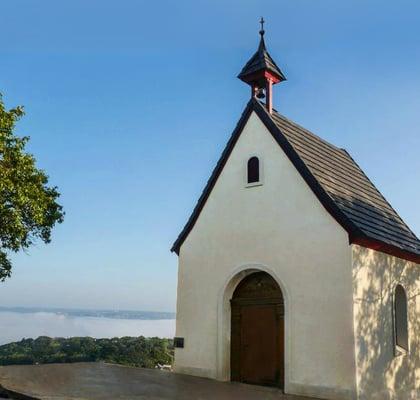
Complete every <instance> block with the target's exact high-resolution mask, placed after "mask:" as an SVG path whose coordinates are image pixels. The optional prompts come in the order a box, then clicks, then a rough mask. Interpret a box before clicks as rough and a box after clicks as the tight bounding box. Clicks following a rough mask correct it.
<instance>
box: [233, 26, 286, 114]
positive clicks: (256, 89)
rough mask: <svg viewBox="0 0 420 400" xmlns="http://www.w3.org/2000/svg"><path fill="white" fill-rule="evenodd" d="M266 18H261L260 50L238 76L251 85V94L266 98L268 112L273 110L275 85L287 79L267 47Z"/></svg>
mask: <svg viewBox="0 0 420 400" xmlns="http://www.w3.org/2000/svg"><path fill="white" fill-rule="evenodd" d="M264 22H265V21H264V19H263V18H261V20H260V24H261V30H260V44H259V46H258V50H257V51H256V52H255V54H254V55H253V56H252V57H251V58H250V60H249V61H248V62H247V63H246V64H245V67H243V68H242V71H241V72H240V74H239V75H238V78H239V79H240V80H241V81H243V82H245V83H247V84H248V85H250V86H251V96H252V97H256V98H258V99H263V98H265V104H266V107H267V110H268V112H269V113H270V114H271V113H272V110H273V85H275V84H276V83H279V82H282V81H285V80H286V77H285V76H284V75H283V72H281V70H280V68H279V67H278V66H277V65H276V63H275V62H274V60H273V59H272V58H271V56H270V54H268V51H267V49H266V47H265V42H264V33H265V31H264Z"/></svg>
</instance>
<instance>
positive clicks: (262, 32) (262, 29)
mask: <svg viewBox="0 0 420 400" xmlns="http://www.w3.org/2000/svg"><path fill="white" fill-rule="evenodd" d="M264 23H265V21H264V18H263V17H261V19H260V24H261V29H260V35H261V37H263V36H264V33H265V30H264Z"/></svg>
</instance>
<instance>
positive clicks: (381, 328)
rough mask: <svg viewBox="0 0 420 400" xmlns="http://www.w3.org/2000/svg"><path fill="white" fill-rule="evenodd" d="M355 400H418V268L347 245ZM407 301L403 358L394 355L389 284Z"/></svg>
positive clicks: (419, 291)
mask: <svg viewBox="0 0 420 400" xmlns="http://www.w3.org/2000/svg"><path fill="white" fill-rule="evenodd" d="M352 252H353V296H354V328H355V354H356V369H357V385H358V393H359V400H418V399H420V298H419V296H420V265H419V264H415V263H412V262H408V261H405V260H402V259H400V258H397V257H393V256H390V255H387V254H384V253H381V252H378V251H375V250H371V249H366V248H364V247H361V246H356V245H353V246H352ZM397 284H402V286H403V287H404V288H405V290H406V293H407V298H408V329H409V353H408V355H398V356H396V355H395V352H394V317H393V316H394V310H393V296H394V290H395V286H396V285H397Z"/></svg>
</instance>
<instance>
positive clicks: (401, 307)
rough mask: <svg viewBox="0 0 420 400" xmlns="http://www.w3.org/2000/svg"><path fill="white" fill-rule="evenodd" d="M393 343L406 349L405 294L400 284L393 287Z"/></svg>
mask: <svg viewBox="0 0 420 400" xmlns="http://www.w3.org/2000/svg"><path fill="white" fill-rule="evenodd" d="M394 313H395V317H394V320H395V344H396V345H397V346H398V347H400V348H402V349H404V350H407V351H408V321H407V294H406V293H405V290H404V288H403V287H402V286H401V285H397V287H396V288H395V296H394Z"/></svg>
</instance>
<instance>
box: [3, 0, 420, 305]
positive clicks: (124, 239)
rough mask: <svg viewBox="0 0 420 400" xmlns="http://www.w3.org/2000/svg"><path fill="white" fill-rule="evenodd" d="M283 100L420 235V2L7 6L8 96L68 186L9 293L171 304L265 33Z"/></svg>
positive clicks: (34, 299) (284, 109)
mask: <svg viewBox="0 0 420 400" xmlns="http://www.w3.org/2000/svg"><path fill="white" fill-rule="evenodd" d="M261 15H263V16H264V17H265V19H266V21H267V23H266V43H267V46H268V49H269V51H270V53H271V55H272V56H273V58H274V59H275V60H276V62H277V64H278V65H279V66H280V67H281V69H282V70H283V72H284V73H285V74H286V76H287V78H288V81H287V82H285V83H283V84H280V85H277V86H276V88H275V97H274V106H275V107H276V108H277V109H278V110H279V111H280V112H281V113H283V114H284V115H286V116H288V117H289V118H291V119H293V120H295V121H296V122H298V123H300V124H302V125H303V126H305V127H307V128H308V129H310V130H312V131H313V132H315V133H317V134H319V135H320V136H321V137H323V138H324V139H326V140H329V141H331V142H332V143H334V144H336V145H338V146H340V147H345V148H346V149H347V150H348V151H350V153H351V154H352V155H353V157H354V158H355V159H356V161H357V162H358V163H359V164H360V165H361V166H362V168H364V170H365V171H366V173H367V174H368V175H369V177H370V178H371V179H372V180H373V181H374V183H375V184H376V185H377V186H378V187H379V189H380V190H381V191H382V193H383V194H384V195H385V197H386V198H387V199H388V200H389V201H390V202H391V203H392V205H393V206H394V208H396V210H397V211H398V212H399V213H400V215H401V216H402V217H403V218H404V219H405V220H406V222H407V223H408V224H409V225H410V227H411V228H412V229H413V230H414V231H415V232H416V233H417V234H418V235H419V234H420V213H419V203H420V202H419V199H420V179H419V177H420V158H419V157H418V149H419V147H420V113H419V109H420V74H419V71H420V3H419V2H418V1H398V2H397V1H388V2H384V1H376V0H371V1H369V2H366V1H358V0H352V1H336V0H320V1H316V2H315V1H313V0H293V1H292V0H289V1H278V0H276V1H261V0H254V1H250V0H237V1H221V0H208V1H197V0H195V1H178V2H175V1H153V2H151V1H126V0H120V1H105V0H101V1H99V0H91V1H84V0H83V1H82V0H73V1H67V2H57V1H47V0H43V1H42V2H40V1H30V0H26V1H22V0H14V1H9V2H4V3H3V4H2V12H1V14H0V34H1V37H2V39H3V40H2V45H1V50H0V92H2V93H3V97H4V101H5V102H6V104H7V106H9V107H12V106H15V105H17V104H22V105H24V106H25V108H26V112H27V115H26V116H25V118H24V119H23V120H22V121H21V122H20V123H19V126H18V133H19V134H21V135H29V136H31V142H30V146H29V149H30V151H31V152H33V153H34V154H35V155H36V157H37V160H38V165H39V167H41V168H44V169H45V170H46V171H47V172H48V173H49V175H50V178H51V183H52V184H54V185H57V186H59V188H60V190H61V192H62V198H61V201H62V204H63V205H64V207H65V210H66V213H67V215H66V220H65V222H64V224H62V225H61V226H59V227H57V229H55V232H54V237H53V242H52V243H51V244H49V245H47V246H45V245H43V244H39V245H38V246H36V247H35V248H33V249H31V250H30V251H29V252H28V253H27V254H21V255H18V256H16V257H14V260H15V268H14V273H13V277H12V279H10V280H9V281H7V282H6V283H3V284H1V286H0V302H1V304H2V305H22V306H30V305H34V306H51V307H87V308H98V307H100V308H125V309H142V310H165V311H166V310H167V311H173V310H174V309H175V298H176V277H177V258H176V256H175V255H173V254H171V253H170V252H169V248H170V247H171V244H172V242H173V240H174V239H175V238H176V236H177V234H178V233H179V231H180V230H181V228H182V227H183V224H184V223H185V221H186V219H187V217H188V216H189V214H190V212H191V210H192V208H193V206H194V204H195V202H196V201H197V198H198V196H199V194H200V192H201V190H202V188H203V186H204V184H205V182H206V180H207V178H208V176H209V174H210V172H211V170H212V168H213V167H214V165H215V163H216V161H217V159H218V157H219V155H220V153H221V151H222V149H223V147H224V145H225V143H226V141H227V139H228V137H229V135H230V133H231V131H232V129H233V128H234V126H235V123H236V121H237V120H238V118H239V116H240V114H241V112H242V109H243V108H244V106H245V104H246V102H247V101H248V99H249V92H250V91H249V88H248V87H247V86H246V85H245V84H243V83H241V82H240V81H239V80H238V79H236V75H237V73H238V72H239V71H240V69H241V68H242V66H243V65H244V63H245V62H246V61H247V59H248V58H249V57H250V56H251V55H252V54H253V52H254V51H255V49H256V47H257V44H258V29H259V27H258V19H259V17H260V16H261Z"/></svg>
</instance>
